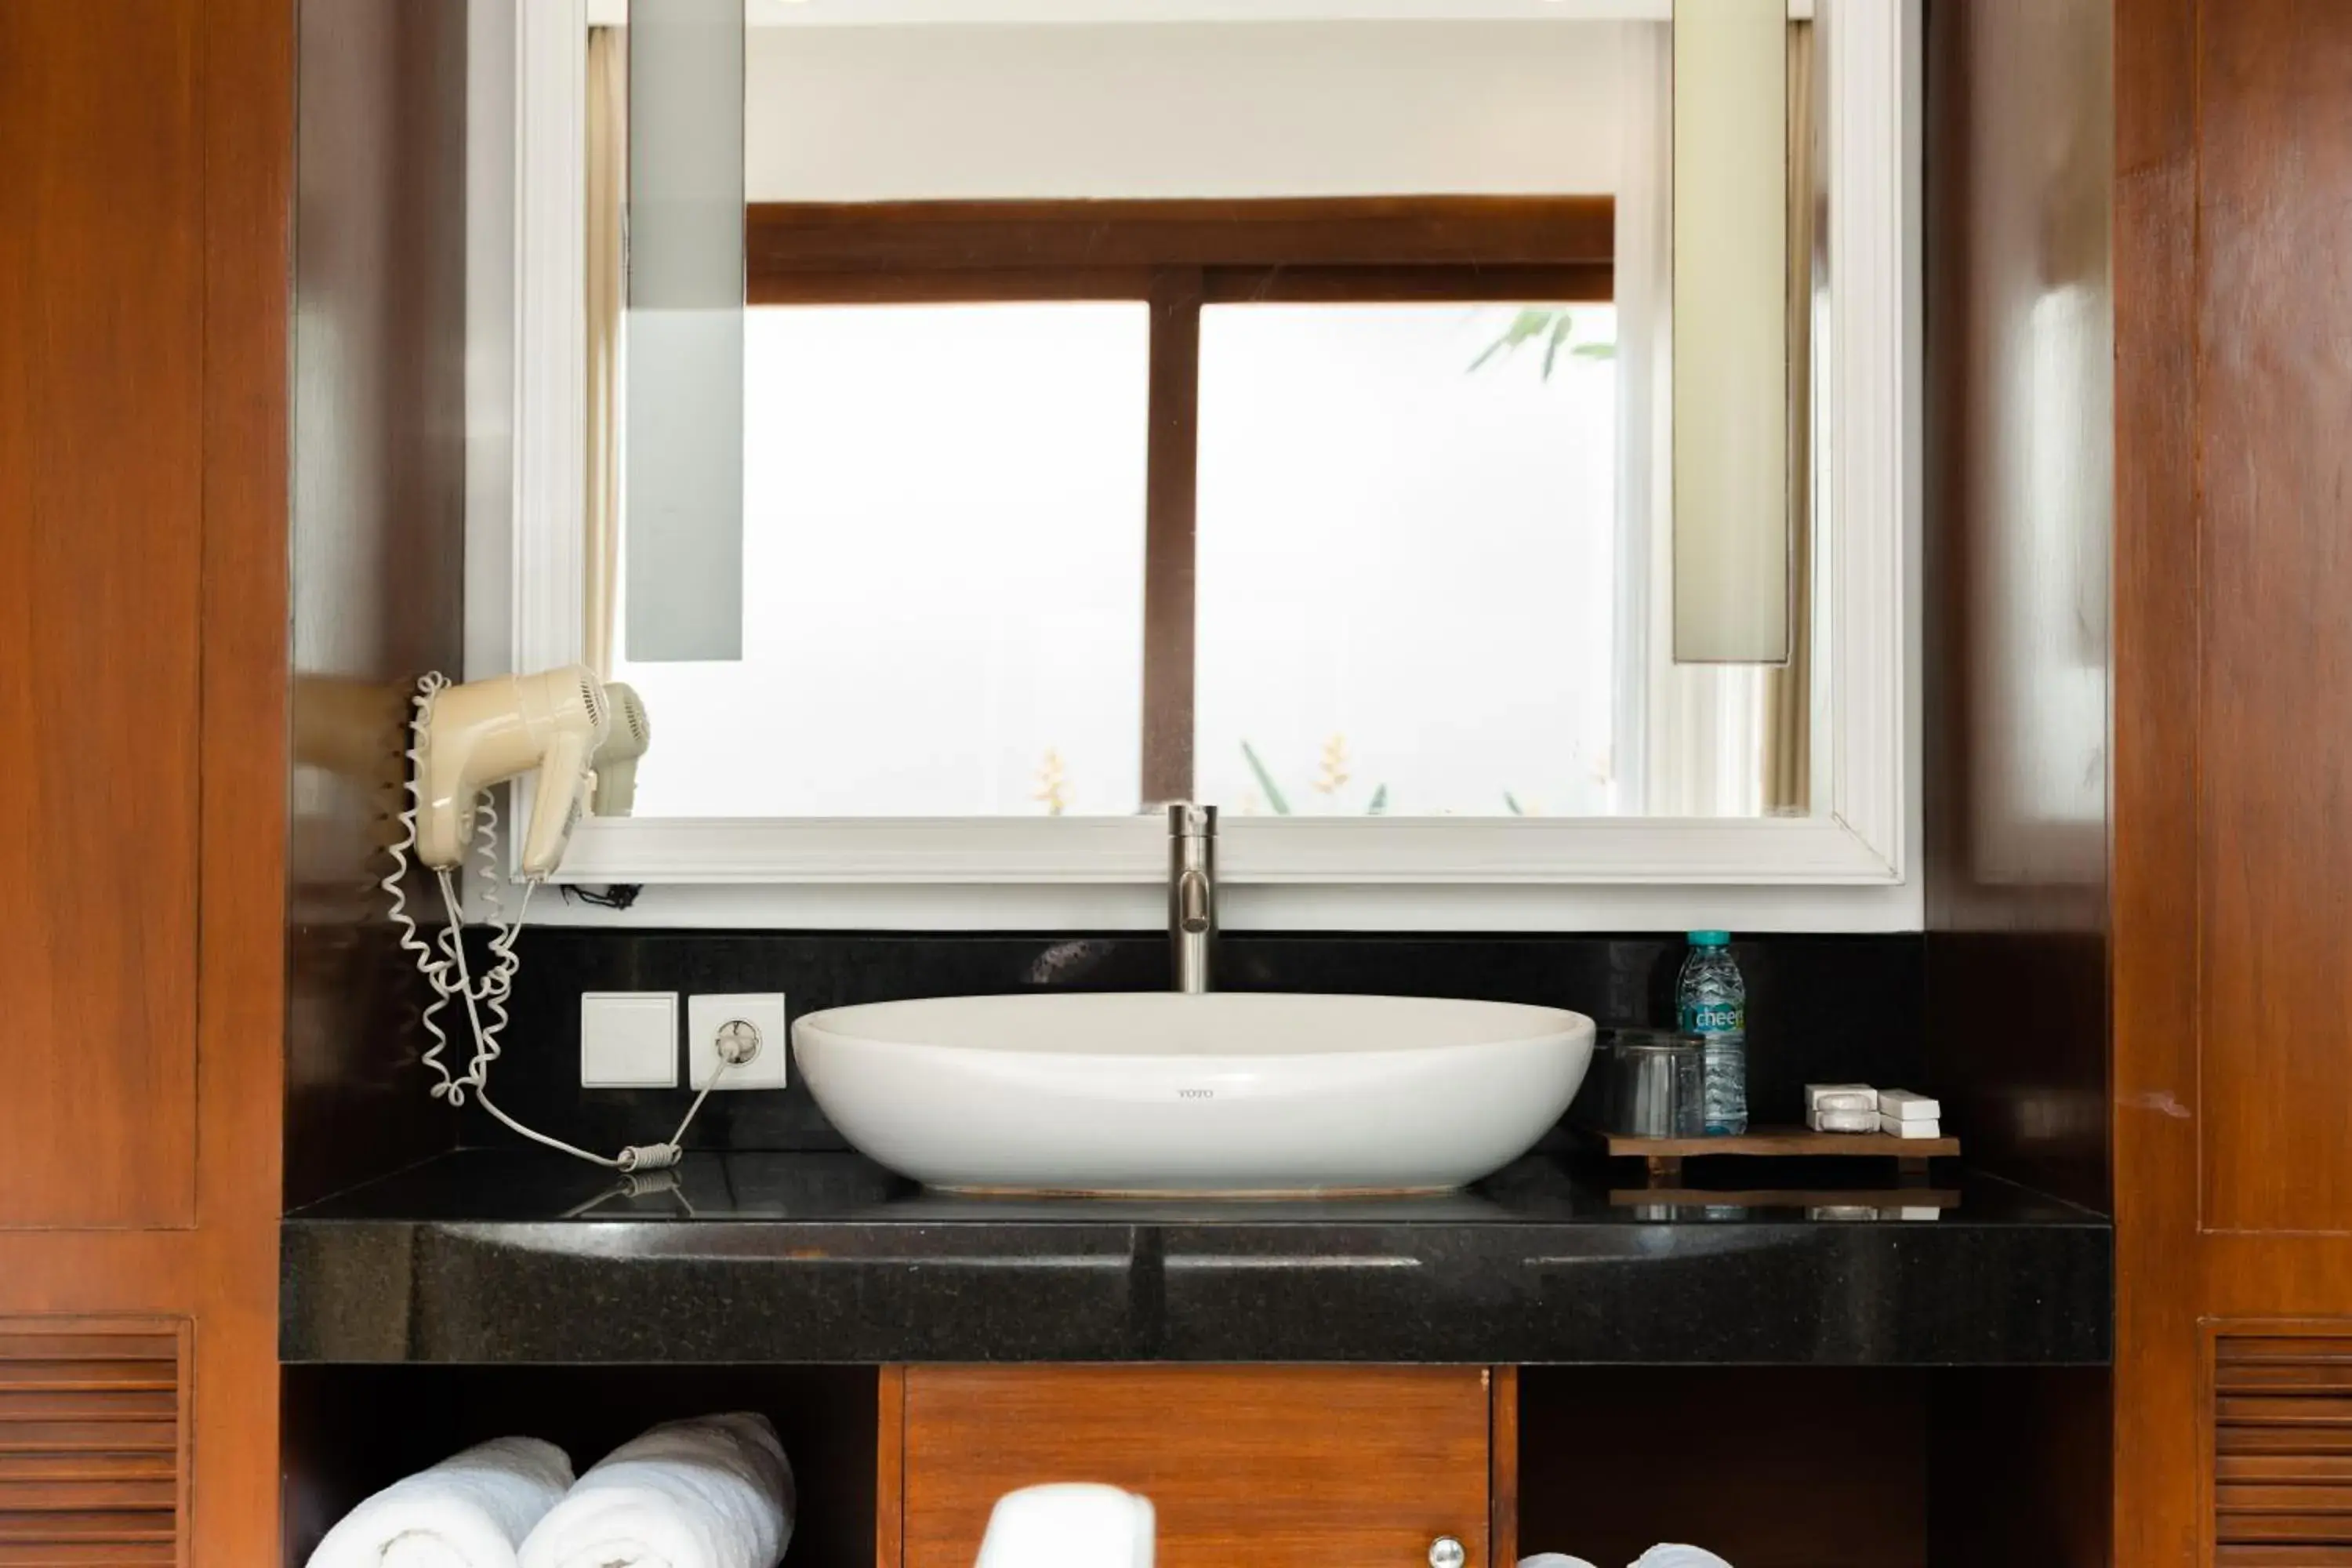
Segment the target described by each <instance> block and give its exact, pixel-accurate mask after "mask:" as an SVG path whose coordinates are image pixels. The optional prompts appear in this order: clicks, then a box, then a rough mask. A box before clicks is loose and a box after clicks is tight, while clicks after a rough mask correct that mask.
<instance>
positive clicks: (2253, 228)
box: [2195, 0, 2352, 1306]
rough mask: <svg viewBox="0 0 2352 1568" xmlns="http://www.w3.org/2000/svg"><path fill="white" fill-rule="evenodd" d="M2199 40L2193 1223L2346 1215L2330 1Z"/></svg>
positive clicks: (2209, 11) (2344, 68)
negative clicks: (2199, 1182)
mask: <svg viewBox="0 0 2352 1568" xmlns="http://www.w3.org/2000/svg"><path fill="white" fill-rule="evenodd" d="M2200 40H2201V44H2202V58H2201V60H2200V84H2201V92H2200V128H2201V131H2202V136H2201V139H2200V147H2199V165H2200V172H2199V182H2198V203H2197V222H2198V232H2199V234H2200V254H2199V257H2198V274H2199V277H2198V296H2197V318H2196V322H2195V330H2196V333H2197V341H2198V344H2199V350H2200V353H2199V367H2198V369H2199V379H2200V387H2199V398H2198V404H2199V409H2200V426H2199V429H2198V436H2197V453H2198V466H2199V476H2200V491H2201V503H2202V504H2201V515H2200V519H2199V569H2200V591H2201V594H2202V597H2203V606H2202V616H2201V622H2200V624H2201V625H2202V626H2203V628H2204V657H2203V659H2202V661H2201V664H2200V670H2199V676H2200V689H2199V692H2198V701H2199V704H2200V710H2201V713H2202V723H2201V729H2202V731H2203V733H2202V738H2201V744H2200V770H2199V773H2200V782H2201V784H2202V789H2201V799H2200V803H2199V805H2200V814H2201V823H2200V832H2199V835H2198V874H2199V878H2200V892H2201V895H2202V902H2201V908H2200V921H2199V931H2200V966H2201V973H2200V981H2201V983H2202V985H2203V988H2204V991H2203V997H2202V1005H2201V1007H2200V1025H2201V1030H2202V1037H2201V1039H2200V1053H2199V1054H2200V1068H2201V1078H2200V1091H2201V1094H2200V1099H2201V1103H2200V1112H2201V1120H2200V1126H2201V1129H2202V1138H2201V1142H2200V1152H2201V1155H2202V1160H2203V1170H2204V1186H2203V1192H2202V1199H2203V1219H2204V1223H2205V1224H2206V1225H2207V1226H2210V1227H2211V1228H2214V1229H2217V1230H2257V1231H2336V1232H2346V1233H2352V1136H2347V1126H2352V1120H2348V1119H2347V1106H2352V963H2347V955H2352V722H2347V701H2352V442H2347V439H2346V433H2347V431H2352V352H2347V339H2352V16H2347V14H2346V12H2345V10H2344V8H2343V7H2341V6H2335V5H2320V6H2314V5H2307V4H2304V5H2297V4H2291V3H2288V0H2230V3H2229V4H2226V5H2217V4H2212V3H2210V0H2209V3H2208V4H2206V5H2204V6H2203V8H2202V12H2201V32H2200ZM2346 1305H2347V1306H2352V1302H2347V1303H2346Z"/></svg>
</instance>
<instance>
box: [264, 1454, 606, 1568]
mask: <svg viewBox="0 0 2352 1568" xmlns="http://www.w3.org/2000/svg"><path fill="white" fill-rule="evenodd" d="M571 1484H572V1460H571V1459H570V1458H568V1457H566V1456H565V1454H564V1452H563V1450H562V1449H561V1448H559V1447H556V1446H555V1445H554V1444H552V1443H542V1442H541V1441H540V1440H539V1439H538V1438H536V1437H499V1438H495V1439H493V1440H492V1441H490V1442H488V1443H483V1444H480V1445H478V1446H477V1447H471V1448H468V1449H467V1450H466V1451H465V1452H464V1453H462V1454H453V1455H451V1456H450V1457H449V1458H446V1459H444V1460H442V1461H441V1462H440V1463H439V1464H437V1465H436V1466H434V1467H433V1468H431V1469H429V1470H419V1471H418V1472H417V1473H416V1474H415V1475H413V1476H410V1477H409V1478H408V1479H405V1480H401V1481H394V1483H393V1484H392V1485H390V1486H388V1487H386V1488H384V1489H383V1490H382V1491H380V1492H378V1493H376V1494H375V1496H373V1497H372V1498H370V1499H368V1500H367V1501H365V1502H363V1503H362V1504H360V1505H359V1507H357V1508H355V1509H353V1510H352V1511H351V1512H349V1513H347V1514H345V1515H344V1516H343V1517H342V1520H341V1522H340V1523H338V1524H337V1525H336V1526H335V1528H334V1529H332V1530H331V1531H327V1538H326V1539H325V1540H324V1541H321V1542H319V1549H318V1550H317V1551H316V1552H311V1553H310V1568H514V1564H515V1561H516V1559H515V1551H516V1548H517V1547H518V1546H519V1545H520V1542H521V1541H522V1539H523V1537H525V1536H527V1535H529V1534H530V1531H531V1527H532V1526H533V1525H535V1524H537V1523H538V1522H539V1521H541V1520H542V1519H544V1518H545V1517H547V1510H550V1509H551V1508H553V1507H554V1506H555V1505H556V1503H557V1502H558V1501H560V1500H562V1496H563V1492H564V1489H565V1488H567V1487H569V1486H571Z"/></svg>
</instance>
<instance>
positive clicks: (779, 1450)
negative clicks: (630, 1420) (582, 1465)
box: [522, 1415, 795, 1568]
mask: <svg viewBox="0 0 2352 1568" xmlns="http://www.w3.org/2000/svg"><path fill="white" fill-rule="evenodd" d="M794 1503H795V1499H794V1496H793V1468H792V1466H791V1464H789V1463H788V1462H787V1461H786V1460H785V1458H784V1450H783V1447H782V1445H781V1444H780V1443H778V1442H777V1441H776V1429H775V1427H773V1426H770V1425H769V1423H768V1418H767V1417H766V1416H764V1415H706V1416H703V1417H701V1418H700V1419H698V1420H694V1421H672V1422H668V1423H666V1424H665V1425H663V1426H656V1427H655V1428H654V1429H653V1430H652V1431H650V1432H647V1433H646V1434H645V1435H644V1436H639V1437H633V1438H631V1439H630V1440H629V1441H627V1442H625V1443H624V1444H622V1445H621V1446H620V1447H617V1448H615V1449H614V1450H613V1451H612V1452H611V1453H610V1454H607V1455H605V1456H604V1458H603V1459H602V1460H600V1461H598V1463H597V1464H596V1465H595V1466H594V1467H593V1468H591V1469H590V1470H589V1472H588V1473H587V1474H586V1475H584V1476H583V1477H581V1478H580V1484H579V1485H577V1486H575V1487H573V1488H572V1491H571V1494H570V1495H569V1496H567V1497H566V1498H564V1500H562V1502H560V1503H558V1504H556V1505H555V1510H554V1511H553V1512H551V1513H550V1514H549V1515H548V1516H547V1517H546V1518H545V1519H543V1520H541V1521H539V1528H538V1529H537V1530H534V1531H531V1532H530V1540H528V1541H526V1542H523V1543H522V1568H775V1565H776V1563H777V1562H778V1561H779V1560H781V1559H782V1556H783V1554H784V1545H785V1543H786V1542H789V1541H791V1540H792V1538H793V1506H794Z"/></svg>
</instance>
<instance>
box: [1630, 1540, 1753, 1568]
mask: <svg viewBox="0 0 2352 1568" xmlns="http://www.w3.org/2000/svg"><path fill="white" fill-rule="evenodd" d="M1633 1568H1731V1564H1730V1563H1726V1562H1725V1561H1724V1560H1723V1559H1722V1558H1720V1557H1717V1555H1716V1554H1715V1553H1714V1552H1702V1551H1701V1550H1699V1548H1697V1547H1696V1546H1672V1545H1668V1546H1653V1547H1651V1548H1650V1549H1649V1550H1648V1551H1647V1552H1643V1553H1642V1555H1641V1557H1640V1558H1639V1560H1637V1561H1636V1562H1635V1563H1633Z"/></svg>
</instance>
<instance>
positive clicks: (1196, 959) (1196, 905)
mask: <svg viewBox="0 0 2352 1568" xmlns="http://www.w3.org/2000/svg"><path fill="white" fill-rule="evenodd" d="M1216 946H1217V808H1216V807H1215V806H1213V805H1192V803H1191V802H1190V801H1179V802H1177V803H1176V804H1175V805H1171V806H1170V807H1169V808H1168V949H1169V956H1170V958H1171V961H1172V963H1173V966H1174V969H1175V988H1176V989H1177V990H1178V991H1181V992H1182V993H1183V994H1185V995H1187V996H1197V995H1199V994H1202V992H1204V991H1206V990H1208V989H1209V985H1210V982H1211V978H1212V976H1211V973H1210V971H1211V968H1212V960H1213V958H1214V957H1215V955H1216Z"/></svg>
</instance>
